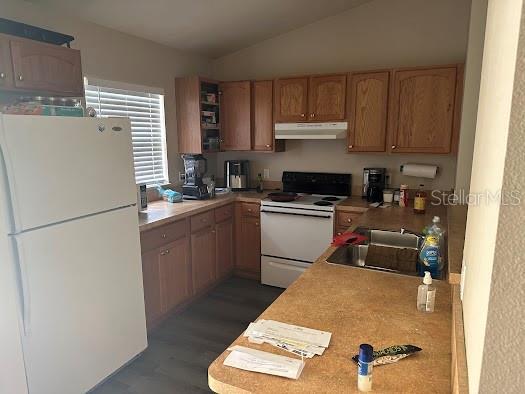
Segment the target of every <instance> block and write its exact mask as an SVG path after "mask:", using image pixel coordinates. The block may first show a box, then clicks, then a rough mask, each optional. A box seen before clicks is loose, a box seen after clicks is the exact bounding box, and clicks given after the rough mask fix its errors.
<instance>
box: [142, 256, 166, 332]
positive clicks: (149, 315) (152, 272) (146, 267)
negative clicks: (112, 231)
mask: <svg viewBox="0 0 525 394" xmlns="http://www.w3.org/2000/svg"><path fill="white" fill-rule="evenodd" d="M142 281H143V285H144V304H145V309H146V324H147V326H148V329H149V328H150V327H151V326H152V324H155V321H156V320H157V319H158V318H160V316H161V315H162V305H161V297H160V264H159V250H157V249H154V250H150V251H149V252H145V253H142Z"/></svg>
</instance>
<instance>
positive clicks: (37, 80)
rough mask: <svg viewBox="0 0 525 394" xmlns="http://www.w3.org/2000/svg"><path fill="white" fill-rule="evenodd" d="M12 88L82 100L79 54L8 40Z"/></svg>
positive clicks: (33, 43) (64, 49)
mask: <svg viewBox="0 0 525 394" xmlns="http://www.w3.org/2000/svg"><path fill="white" fill-rule="evenodd" d="M10 45H11V58H12V62H13V72H14V75H15V87H16V88H19V89H25V90H39V91H40V90H41V91H46V92H52V93H60V94H63V95H71V96H83V95H84V87H83V83H82V67H81V62H80V51H77V50H75V49H70V48H65V47H61V46H58V45H51V44H45V43H39V42H35V41H31V40H16V39H14V40H11V41H10Z"/></svg>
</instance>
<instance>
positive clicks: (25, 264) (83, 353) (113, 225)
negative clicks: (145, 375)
mask: <svg viewBox="0 0 525 394" xmlns="http://www.w3.org/2000/svg"><path fill="white" fill-rule="evenodd" d="M136 201H137V200H136V187H135V177H134V170H133V154H132V144H131V132H130V123H129V120H128V119H125V118H113V119H95V118H65V117H43V116H20V115H0V220H1V222H0V237H1V238H0V257H1V260H0V276H1V278H2V282H1V285H2V288H1V290H0V298H1V299H2V301H0V303H1V304H0V305H2V307H3V308H2V309H3V310H4V311H6V313H5V314H4V317H3V320H4V321H3V322H2V323H1V325H0V335H2V338H1V342H0V344H1V345H9V346H8V350H9V352H10V353H9V354H7V355H6V354H3V355H2V356H0V362H1V364H0V368H1V369H2V370H3V372H1V373H0V392H2V391H3V389H6V388H9V387H11V388H13V387H17V388H18V387H22V386H23V384H22V383H25V388H24V389H21V391H22V392H23V391H28V392H29V393H31V394H33V393H37V394H39V393H42V394H48V393H49V394H60V393H67V394H71V393H83V392H86V391H87V390H89V389H91V388H92V387H94V386H95V385H97V384H98V383H99V382H100V381H102V380H103V379H104V378H106V377H107V376H108V375H110V374H112V373H113V372H115V371H116V370H117V369H118V368H120V367H121V366H123V365H124V364H125V363H127V362H128V361H129V360H131V359H132V358H134V357H135V356H137V355H138V354H139V353H141V352H142V351H143V350H144V349H145V348H146V347H147V339H146V323H145V314H144V295H143V286H142V268H141V258H140V242H139V228H138V215H137V208H136ZM2 349H6V347H2ZM9 360H11V363H12V364H11V365H5V364H6V363H7V362H9ZM17 367H18V368H17ZM5 368H8V369H9V370H10V371H11V372H10V373H9V374H8V373H7V372H6V370H5ZM7 378H12V380H13V381H12V382H8V381H7V380H6V379H7ZM15 379H17V380H18V381H17V382H16V381H14V380H15ZM2 380H3V381H2ZM24 381H25V382H24ZM6 392H7V391H6ZM10 392H13V391H10Z"/></svg>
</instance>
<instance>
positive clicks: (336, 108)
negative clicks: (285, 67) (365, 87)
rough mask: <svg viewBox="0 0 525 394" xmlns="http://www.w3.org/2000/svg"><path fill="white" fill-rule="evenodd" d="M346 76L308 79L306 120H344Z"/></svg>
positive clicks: (325, 76)
mask: <svg viewBox="0 0 525 394" xmlns="http://www.w3.org/2000/svg"><path fill="white" fill-rule="evenodd" d="M345 100H346V75H344V74H343V75H320V76H314V77H310V81H309V86H308V120H309V121H314V122H325V121H333V120H343V119H344V118H345Z"/></svg>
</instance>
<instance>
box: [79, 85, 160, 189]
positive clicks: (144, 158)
mask: <svg viewBox="0 0 525 394" xmlns="http://www.w3.org/2000/svg"><path fill="white" fill-rule="evenodd" d="M122 86H123V85H119V84H118V83H112V82H108V81H103V82H98V81H96V82H95V81H92V80H89V81H88V80H87V79H86V83H85V92H86V105H87V106H88V107H93V108H95V110H96V111H97V116H99V117H115V116H117V117H118V116H122V117H127V118H129V119H130V120H131V137H132V140H133V159H134V165H135V180H136V182H137V183H145V184H147V185H152V184H157V183H160V184H165V183H168V171H167V157H166V126H165V120H164V95H163V94H158V93H155V91H156V89H155V88H151V89H148V88H143V87H136V86H133V87H132V89H121V87H122ZM130 87H131V86H130Z"/></svg>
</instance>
